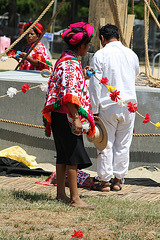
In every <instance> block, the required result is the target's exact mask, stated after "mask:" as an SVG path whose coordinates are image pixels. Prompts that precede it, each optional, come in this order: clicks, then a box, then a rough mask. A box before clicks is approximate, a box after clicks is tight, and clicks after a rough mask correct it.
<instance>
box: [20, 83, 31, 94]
mask: <svg viewBox="0 0 160 240" xmlns="http://www.w3.org/2000/svg"><path fill="white" fill-rule="evenodd" d="M29 88H30V85H29V84H28V83H26V84H24V85H23V86H22V87H21V90H22V92H23V93H26V92H27V90H28V89H29Z"/></svg>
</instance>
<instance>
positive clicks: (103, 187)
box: [91, 183, 111, 192]
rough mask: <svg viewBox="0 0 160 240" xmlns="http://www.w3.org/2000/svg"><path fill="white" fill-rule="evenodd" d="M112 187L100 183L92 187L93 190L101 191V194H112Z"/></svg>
mask: <svg viewBox="0 0 160 240" xmlns="http://www.w3.org/2000/svg"><path fill="white" fill-rule="evenodd" d="M110 187H111V185H110V184H108V183H107V184H101V183H98V184H94V185H92V186H91V190H94V191H101V192H110Z"/></svg>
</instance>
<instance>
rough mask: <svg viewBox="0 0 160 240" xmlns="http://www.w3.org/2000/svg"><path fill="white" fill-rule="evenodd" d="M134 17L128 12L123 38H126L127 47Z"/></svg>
mask: <svg viewBox="0 0 160 240" xmlns="http://www.w3.org/2000/svg"><path fill="white" fill-rule="evenodd" d="M134 18H135V15H133V14H128V18H127V27H126V34H125V40H126V44H127V47H129V44H130V41H131V36H132V31H133V24H134Z"/></svg>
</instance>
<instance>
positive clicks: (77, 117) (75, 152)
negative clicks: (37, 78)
mask: <svg viewBox="0 0 160 240" xmlns="http://www.w3.org/2000/svg"><path fill="white" fill-rule="evenodd" d="M93 34H94V28H93V27H92V26H91V25H90V24H86V23H84V22H78V23H74V24H71V25H70V26H69V28H68V29H67V30H65V31H64V32H63V34H62V38H63V39H64V41H65V42H66V44H67V46H68V48H67V50H66V51H65V52H63V53H62V54H61V57H60V58H59V59H58V60H57V62H56V64H55V68H54V71H53V73H52V76H51V78H50V80H49V83H48V93H47V96H46V103H45V107H44V109H43V111H42V113H43V116H44V123H45V126H46V131H47V134H48V135H50V127H52V132H53V137H54V141H55V146H56V151H57V160H56V179H57V199H58V200H63V201H71V203H70V204H71V206H73V207H84V208H88V207H89V208H90V206H88V205H87V204H86V203H85V202H84V201H82V200H81V199H80V197H79V194H78V188H77V169H84V168H87V167H89V166H91V165H92V163H91V161H90V159H89V157H88V155H87V153H86V151H85V148H84V143H83V138H82V134H83V133H87V134H88V136H89V137H92V136H93V135H94V133H95V123H94V119H93V114H92V107H91V102H90V99H89V92H88V88H87V85H86V83H85V79H84V74H83V70H82V66H81V63H80V61H79V60H78V56H85V54H86V53H87V51H88V48H89V43H90V41H91V38H92V36H93ZM66 173H67V177H68V182H69V189H70V199H69V198H68V197H67V195H66V193H65V179H66Z"/></svg>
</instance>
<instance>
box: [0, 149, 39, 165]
mask: <svg viewBox="0 0 160 240" xmlns="http://www.w3.org/2000/svg"><path fill="white" fill-rule="evenodd" d="M0 157H8V158H11V159H14V160H16V161H18V162H23V163H24V164H25V165H26V166H28V167H29V168H34V167H36V166H37V162H36V161H35V159H36V157H35V156H32V155H28V154H27V153H26V151H25V150H24V149H23V148H21V147H19V146H13V147H9V148H6V149H4V150H2V151H0Z"/></svg>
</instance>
